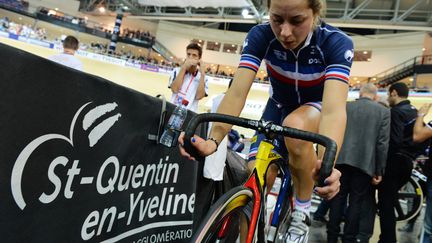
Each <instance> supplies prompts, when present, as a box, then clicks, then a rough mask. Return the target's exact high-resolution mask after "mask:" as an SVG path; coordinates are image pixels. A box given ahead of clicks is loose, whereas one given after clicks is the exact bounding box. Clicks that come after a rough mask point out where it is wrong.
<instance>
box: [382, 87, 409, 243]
mask: <svg viewBox="0 0 432 243" xmlns="http://www.w3.org/2000/svg"><path fill="white" fill-rule="evenodd" d="M408 92H409V89H408V86H407V85H406V84H404V83H395V84H393V85H391V86H390V88H389V90H388V101H389V105H390V107H391V109H390V113H391V123H390V142H389V151H388V155H387V164H386V169H385V174H384V177H383V181H382V183H381V184H380V185H379V186H378V210H379V215H380V226H381V234H380V240H379V243H394V242H396V216H395V209H394V205H395V202H396V200H397V193H398V191H399V189H400V188H401V187H402V186H403V185H404V184H405V183H407V182H408V180H409V178H410V176H411V170H412V168H413V164H412V161H413V160H414V159H415V157H416V152H417V151H416V149H417V148H416V146H414V143H413V127H414V122H415V120H416V118H417V109H416V108H415V107H414V106H412V105H411V103H410V101H409V100H408Z"/></svg>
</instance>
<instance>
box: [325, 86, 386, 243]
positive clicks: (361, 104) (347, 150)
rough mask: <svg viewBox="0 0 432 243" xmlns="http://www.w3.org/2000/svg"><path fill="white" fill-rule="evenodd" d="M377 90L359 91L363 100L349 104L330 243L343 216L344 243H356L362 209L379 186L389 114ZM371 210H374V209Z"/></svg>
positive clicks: (334, 238) (339, 163)
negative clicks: (369, 193) (376, 100)
mask: <svg viewBox="0 0 432 243" xmlns="http://www.w3.org/2000/svg"><path fill="white" fill-rule="evenodd" d="M376 95H377V88H376V87H375V86H374V85H373V84H372V83H368V84H366V85H364V86H363V87H362V88H361V89H360V99H358V100H356V101H354V102H349V103H348V104H347V127H346V129H345V136H344V141H343V145H342V147H341V151H340V154H339V157H338V159H337V161H336V168H337V169H338V170H340V171H341V172H342V177H341V179H340V182H341V187H340V192H339V194H337V195H336V196H335V197H334V198H333V199H332V200H331V201H330V217H329V218H330V219H329V223H328V225H327V233H328V234H327V237H328V242H329V243H336V242H337V239H338V235H339V231H340V227H339V225H340V223H341V219H342V214H343V213H344V210H345V207H346V198H347V197H348V195H349V203H348V204H349V206H348V208H347V210H346V211H345V228H344V231H343V232H344V235H343V240H342V242H357V241H356V240H357V239H356V237H357V234H358V230H359V221H360V207H361V203H359V202H362V201H364V200H366V196H367V195H368V192H369V191H371V187H372V184H374V185H376V184H378V183H380V181H381V179H382V175H383V173H384V168H385V163H386V159H387V150H388V142H389V133H390V111H389V110H388V109H387V108H385V107H384V106H382V105H380V104H378V103H377V102H375V101H374V99H375V98H376ZM371 210H372V209H371Z"/></svg>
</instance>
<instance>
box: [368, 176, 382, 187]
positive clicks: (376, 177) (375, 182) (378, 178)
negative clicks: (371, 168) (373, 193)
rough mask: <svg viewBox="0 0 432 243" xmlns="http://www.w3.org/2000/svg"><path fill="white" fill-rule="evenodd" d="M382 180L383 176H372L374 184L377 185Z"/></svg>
mask: <svg viewBox="0 0 432 243" xmlns="http://www.w3.org/2000/svg"><path fill="white" fill-rule="evenodd" d="M381 181H382V176H374V177H372V181H371V183H372V185H374V186H376V185H378V184H379V183H380V182H381Z"/></svg>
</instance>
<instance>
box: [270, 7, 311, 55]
mask: <svg viewBox="0 0 432 243" xmlns="http://www.w3.org/2000/svg"><path fill="white" fill-rule="evenodd" d="M269 13H270V26H271V28H272V30H273V33H274V34H275V36H276V38H277V39H278V40H279V42H280V43H281V44H282V46H283V47H284V48H286V49H291V50H294V49H296V48H298V47H299V46H300V45H301V44H302V43H303V42H304V41H305V40H306V37H307V36H308V34H309V32H310V31H311V30H312V27H313V23H314V18H315V17H316V16H314V14H313V11H312V9H311V8H309V6H308V1H307V0H272V1H271V4H270V10H269Z"/></svg>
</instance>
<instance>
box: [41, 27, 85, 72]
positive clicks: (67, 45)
mask: <svg viewBox="0 0 432 243" xmlns="http://www.w3.org/2000/svg"><path fill="white" fill-rule="evenodd" d="M78 47H79V42H78V39H77V38H75V37H73V36H71V35H69V36H67V37H66V38H65V39H64V40H63V53H60V54H57V55H54V56H51V57H49V58H48V59H49V60H51V61H54V62H56V63H60V64H62V65H64V66H67V67H70V68H74V69H76V70H79V71H82V69H83V65H82V63H81V61H80V60H79V59H78V58H77V57H75V52H76V51H77V50H78Z"/></svg>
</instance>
